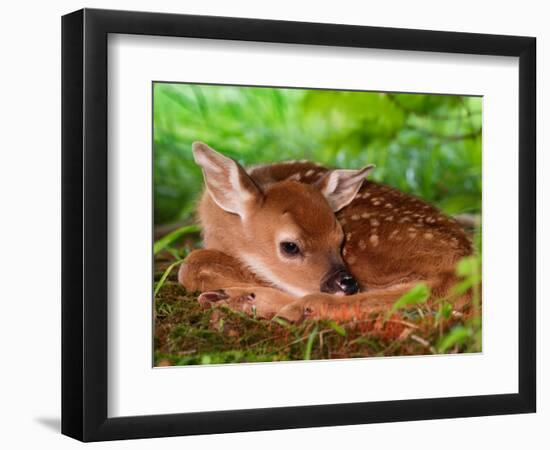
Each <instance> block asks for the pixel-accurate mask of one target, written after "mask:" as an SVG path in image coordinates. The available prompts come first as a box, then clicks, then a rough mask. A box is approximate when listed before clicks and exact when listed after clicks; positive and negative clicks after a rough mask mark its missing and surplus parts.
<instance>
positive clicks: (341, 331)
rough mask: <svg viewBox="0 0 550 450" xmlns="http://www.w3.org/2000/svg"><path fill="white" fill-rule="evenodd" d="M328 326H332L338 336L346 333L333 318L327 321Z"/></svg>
mask: <svg viewBox="0 0 550 450" xmlns="http://www.w3.org/2000/svg"><path fill="white" fill-rule="evenodd" d="M328 325H329V327H330V328H332V329H333V330H334V331H336V332H337V333H338V334H339V335H340V336H345V335H346V330H345V328H344V327H342V326H341V325H339V324H337V323H336V322H335V321H334V320H331V321H330V322H329V324H328Z"/></svg>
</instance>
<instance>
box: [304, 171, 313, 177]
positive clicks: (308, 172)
mask: <svg viewBox="0 0 550 450" xmlns="http://www.w3.org/2000/svg"><path fill="white" fill-rule="evenodd" d="M314 173H315V170H313V169H309V170H308V171H307V172H306V177H310V176H311V175H313V174H314Z"/></svg>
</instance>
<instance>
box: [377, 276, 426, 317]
mask: <svg viewBox="0 0 550 450" xmlns="http://www.w3.org/2000/svg"><path fill="white" fill-rule="evenodd" d="M429 297H430V288H429V286H428V285H427V284H426V283H419V284H417V285H416V286H415V287H413V288H412V289H411V290H409V291H408V292H406V293H405V294H403V295H402V296H401V297H400V298H399V299H398V300H397V301H396V302H395V303H394V304H393V306H392V308H391V310H390V311H389V312H388V314H387V317H390V316H391V315H392V314H393V313H395V312H396V311H398V310H399V309H402V308H404V307H406V306H411V305H418V304H419V303H425V302H426V301H427V300H428V298H429Z"/></svg>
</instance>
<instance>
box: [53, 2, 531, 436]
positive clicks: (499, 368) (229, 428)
mask: <svg viewBox="0 0 550 450" xmlns="http://www.w3.org/2000/svg"><path fill="white" fill-rule="evenodd" d="M535 63H536V40H535V38H532V37H517V36H496V35H486V34H470V33H458V32H439V31H423V30H408V29H391V28H376V27H361V26H350V25H333V24H319V23H299V22H284V21H269V20H257V19H242V18H226V17H207V16H189V15H171V14H157V13H144V12H129V11H107V10H90V9H84V10H80V11H76V12H74V13H72V14H68V15H66V16H64V17H63V20H62V126H63V129H62V165H63V167H62V176H63V192H62V204H63V213H62V215H63V217H62V226H63V229H62V244H63V248H62V257H63V264H62V272H63V273H62V286H63V298H62V327H63V328H62V432H63V433H64V434H66V435H68V436H71V437H74V438H76V439H79V440H82V441H101V440H113V439H130V438H146V437H161V436H176V435H189V434H210V433H225V432H237V431H253V430H271V429H282V428H299V427H317V426H330V425H346V424H360V423H374V422H393V421H404V420H424V419H437V418H453V417H466V416H481V415H495V414H513V413H528V412H534V411H535V404H536V401H535V399H536V378H535V377H536V360H535V355H536V348H535V326H536V320H535V304H536V298H535V294H536V290H535V287H536V283H535V244H536V243H535V232H536V226H535V218H536V208H535V204H536V202H535V168H536V158H535V136H536V108H535V89H536V80H535Z"/></svg>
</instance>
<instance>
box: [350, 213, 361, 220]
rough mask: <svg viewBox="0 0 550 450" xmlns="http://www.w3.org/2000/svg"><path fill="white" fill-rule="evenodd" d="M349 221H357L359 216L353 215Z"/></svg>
mask: <svg viewBox="0 0 550 450" xmlns="http://www.w3.org/2000/svg"><path fill="white" fill-rule="evenodd" d="M351 220H359V215H358V214H354V215H353V216H351Z"/></svg>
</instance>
